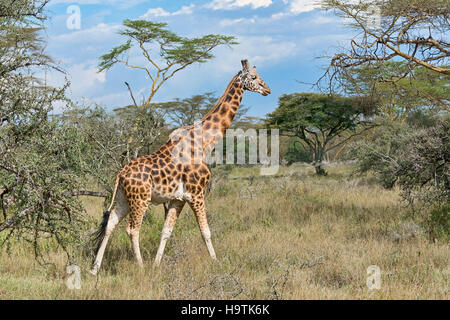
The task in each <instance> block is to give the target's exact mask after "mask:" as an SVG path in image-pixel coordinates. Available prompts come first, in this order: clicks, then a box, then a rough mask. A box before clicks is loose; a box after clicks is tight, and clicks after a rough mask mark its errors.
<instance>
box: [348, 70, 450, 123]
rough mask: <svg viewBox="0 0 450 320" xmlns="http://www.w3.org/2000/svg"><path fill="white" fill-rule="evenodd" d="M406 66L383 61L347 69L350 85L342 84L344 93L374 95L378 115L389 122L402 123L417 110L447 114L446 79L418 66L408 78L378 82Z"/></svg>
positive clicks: (447, 80) (449, 109) (444, 76)
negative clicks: (444, 112) (445, 112)
mask: <svg viewBox="0 0 450 320" xmlns="http://www.w3.org/2000/svg"><path fill="white" fill-rule="evenodd" d="M408 68H409V67H408V64H407V63H406V62H403V61H386V62H382V63H376V64H372V65H361V66H358V67H356V68H353V69H351V70H349V73H350V74H351V77H352V79H353V80H354V82H345V79H344V81H343V83H345V91H346V92H347V93H348V94H351V95H354V94H358V93H361V94H363V95H373V96H376V97H377V99H378V102H379V106H380V110H379V111H380V113H381V115H383V116H385V117H387V118H388V119H390V120H391V121H394V120H400V121H404V120H406V119H407V117H408V116H409V115H410V114H412V113H416V112H419V111H422V112H427V113H439V112H442V111H447V112H448V111H450V107H449V99H450V98H449V97H450V87H449V86H448V83H449V79H450V78H449V77H448V76H446V75H443V74H441V73H438V72H435V71H432V70H429V69H427V68H424V67H422V66H419V67H417V68H415V69H414V70H412V71H411V77H407V78H403V79H398V81H395V82H386V81H382V79H386V78H391V77H394V76H395V74H397V73H398V72H406V71H407V70H408Z"/></svg>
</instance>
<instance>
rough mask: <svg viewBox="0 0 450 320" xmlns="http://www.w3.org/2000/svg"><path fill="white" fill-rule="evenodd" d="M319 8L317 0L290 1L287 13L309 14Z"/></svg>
mask: <svg viewBox="0 0 450 320" xmlns="http://www.w3.org/2000/svg"><path fill="white" fill-rule="evenodd" d="M318 7H319V4H318V0H292V1H290V6H289V11H290V12H291V13H293V14H299V13H303V12H309V11H312V10H314V9H317V8H318Z"/></svg>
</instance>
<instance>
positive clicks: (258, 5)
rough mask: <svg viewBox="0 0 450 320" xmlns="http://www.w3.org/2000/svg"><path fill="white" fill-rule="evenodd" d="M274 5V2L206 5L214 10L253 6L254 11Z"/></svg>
mask: <svg viewBox="0 0 450 320" xmlns="http://www.w3.org/2000/svg"><path fill="white" fill-rule="evenodd" d="M271 4H272V0H213V1H212V2H210V3H207V4H206V5H205V7H206V8H211V9H213V10H229V9H234V8H239V7H245V6H251V7H252V9H258V8H261V7H263V8H265V7H268V6H270V5H271Z"/></svg>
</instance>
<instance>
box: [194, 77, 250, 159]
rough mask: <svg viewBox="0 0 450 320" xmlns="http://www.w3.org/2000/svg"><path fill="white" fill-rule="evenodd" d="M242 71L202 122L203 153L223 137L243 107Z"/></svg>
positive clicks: (232, 80)
mask: <svg viewBox="0 0 450 320" xmlns="http://www.w3.org/2000/svg"><path fill="white" fill-rule="evenodd" d="M240 75H241V71H239V73H238V74H236V75H235V76H234V77H233V79H231V81H230V83H229V84H228V86H227V88H226V89H225V92H224V93H223V95H222V96H221V97H220V98H219V100H218V102H217V103H216V105H215V106H214V107H213V108H211V110H210V111H209V112H208V113H207V114H205V115H204V116H203V118H202V120H201V125H202V134H203V143H202V144H203V151H209V150H211V149H212V147H213V146H214V144H215V143H216V142H217V141H218V140H219V139H221V138H222V137H223V135H224V134H225V130H227V129H228V128H229V127H230V125H231V122H232V121H233V119H234V116H235V115H236V112H237V111H238V109H239V106H240V105H241V100H242V97H243V95H244V89H243V88H242V82H241V77H240Z"/></svg>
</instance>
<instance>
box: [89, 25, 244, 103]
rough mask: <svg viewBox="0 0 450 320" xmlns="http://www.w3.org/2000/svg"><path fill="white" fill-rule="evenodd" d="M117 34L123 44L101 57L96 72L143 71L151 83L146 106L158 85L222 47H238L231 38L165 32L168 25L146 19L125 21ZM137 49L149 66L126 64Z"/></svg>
mask: <svg viewBox="0 0 450 320" xmlns="http://www.w3.org/2000/svg"><path fill="white" fill-rule="evenodd" d="M123 25H124V27H125V28H124V29H122V30H121V31H119V34H120V35H122V36H124V37H125V39H126V42H125V43H124V44H122V45H119V46H117V47H114V48H112V49H111V51H110V52H109V53H107V54H104V55H103V56H101V57H100V63H99V65H98V67H99V71H103V70H108V69H110V68H111V67H112V66H113V65H115V64H117V63H120V64H123V65H125V66H127V67H129V68H132V69H140V70H143V71H145V73H146V75H147V76H148V77H149V78H150V80H151V88H150V93H149V95H148V97H147V99H146V101H145V103H144V105H148V104H149V103H150V102H151V101H152V98H153V97H154V95H155V94H156V92H157V91H158V90H159V89H160V88H161V86H162V85H163V84H164V83H165V82H166V81H167V80H169V79H170V78H172V77H173V76H174V75H175V74H176V73H177V72H179V71H181V70H183V69H185V68H186V67H188V66H190V65H192V64H194V63H204V62H207V61H208V60H210V59H212V58H213V57H214V56H213V54H212V50H213V49H214V48H216V47H218V46H221V45H228V46H231V45H234V44H237V42H236V41H235V38H234V37H231V36H223V35H215V34H209V35H206V36H203V37H200V38H186V37H182V36H179V35H177V34H175V33H173V32H172V31H170V30H168V29H167V23H164V22H151V21H146V20H128V19H126V20H124V21H123ZM133 47H138V48H139V49H140V51H141V54H142V55H143V56H144V58H145V59H146V60H147V62H148V63H149V66H148V67H147V66H139V65H135V64H133V63H132V62H130V61H129V54H130V50H131V49H132V48H133Z"/></svg>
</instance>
